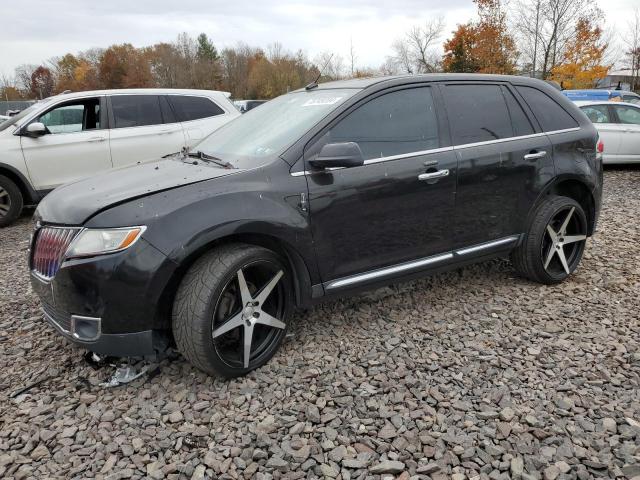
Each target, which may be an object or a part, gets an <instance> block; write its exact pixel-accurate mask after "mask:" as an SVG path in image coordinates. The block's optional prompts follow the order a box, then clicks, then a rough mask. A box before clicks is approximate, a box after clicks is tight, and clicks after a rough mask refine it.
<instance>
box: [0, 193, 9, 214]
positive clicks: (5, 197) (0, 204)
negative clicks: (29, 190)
mask: <svg viewBox="0 0 640 480" xmlns="http://www.w3.org/2000/svg"><path fill="white" fill-rule="evenodd" d="M9 210H11V197H10V196H9V192H7V191H6V190H5V189H4V188H2V187H0V217H5V216H6V215H7V214H8V213H9Z"/></svg>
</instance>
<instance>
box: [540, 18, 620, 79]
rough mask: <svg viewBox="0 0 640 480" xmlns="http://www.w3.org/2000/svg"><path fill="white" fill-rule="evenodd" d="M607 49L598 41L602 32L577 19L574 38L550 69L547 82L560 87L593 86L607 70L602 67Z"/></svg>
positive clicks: (607, 68)
mask: <svg viewBox="0 0 640 480" xmlns="http://www.w3.org/2000/svg"><path fill="white" fill-rule="evenodd" d="M607 47H608V45H607V43H606V42H604V41H603V40H602V29H601V28H600V27H599V26H597V25H593V24H592V23H591V21H590V20H589V19H586V18H581V19H579V20H578V23H577V25H576V33H575V36H574V37H573V39H572V40H571V41H570V42H569V43H568V45H567V48H566V50H565V52H564V54H563V56H562V61H561V63H560V65H558V66H556V67H554V68H553V69H552V70H551V79H552V80H555V81H556V82H559V83H560V84H561V85H562V86H563V87H564V88H591V87H595V86H596V84H597V82H598V80H600V79H602V78H604V77H605V76H606V75H607V72H608V71H609V68H610V65H603V64H602V62H603V57H604V54H605V51H606V50H607Z"/></svg>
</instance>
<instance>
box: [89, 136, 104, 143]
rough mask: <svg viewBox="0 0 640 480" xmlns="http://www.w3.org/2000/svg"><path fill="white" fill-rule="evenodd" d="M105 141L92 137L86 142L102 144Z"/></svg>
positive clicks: (101, 138)
mask: <svg viewBox="0 0 640 480" xmlns="http://www.w3.org/2000/svg"><path fill="white" fill-rule="evenodd" d="M105 140H106V138H105V137H92V138H90V139H89V140H87V141H88V142H104V141H105Z"/></svg>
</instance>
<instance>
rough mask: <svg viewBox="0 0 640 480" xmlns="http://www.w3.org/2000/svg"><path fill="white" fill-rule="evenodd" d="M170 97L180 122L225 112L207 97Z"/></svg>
mask: <svg viewBox="0 0 640 480" xmlns="http://www.w3.org/2000/svg"><path fill="white" fill-rule="evenodd" d="M169 99H170V101H171V105H173V109H174V110H175V112H176V115H177V116H178V121H180V122H188V121H189V120H198V119H200V118H207V117H215V116H216V115H222V114H223V113H224V110H222V109H221V108H220V107H219V106H218V105H216V104H215V103H213V102H212V101H211V100H209V99H208V98H205V97H192V96H188V95H170V96H169Z"/></svg>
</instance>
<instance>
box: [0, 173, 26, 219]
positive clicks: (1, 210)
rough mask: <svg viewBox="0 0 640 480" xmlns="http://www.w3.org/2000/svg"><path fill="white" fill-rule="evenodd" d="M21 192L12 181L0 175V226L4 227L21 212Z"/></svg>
mask: <svg viewBox="0 0 640 480" xmlns="http://www.w3.org/2000/svg"><path fill="white" fill-rule="evenodd" d="M22 204H23V199H22V193H21V192H20V189H19V188H18V186H17V185H16V184H15V183H13V181H12V180H11V179H9V178H7V177H5V176H4V175H0V227H6V226H7V225H9V224H11V223H13V221H14V220H15V219H16V218H18V217H19V216H20V212H22Z"/></svg>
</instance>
